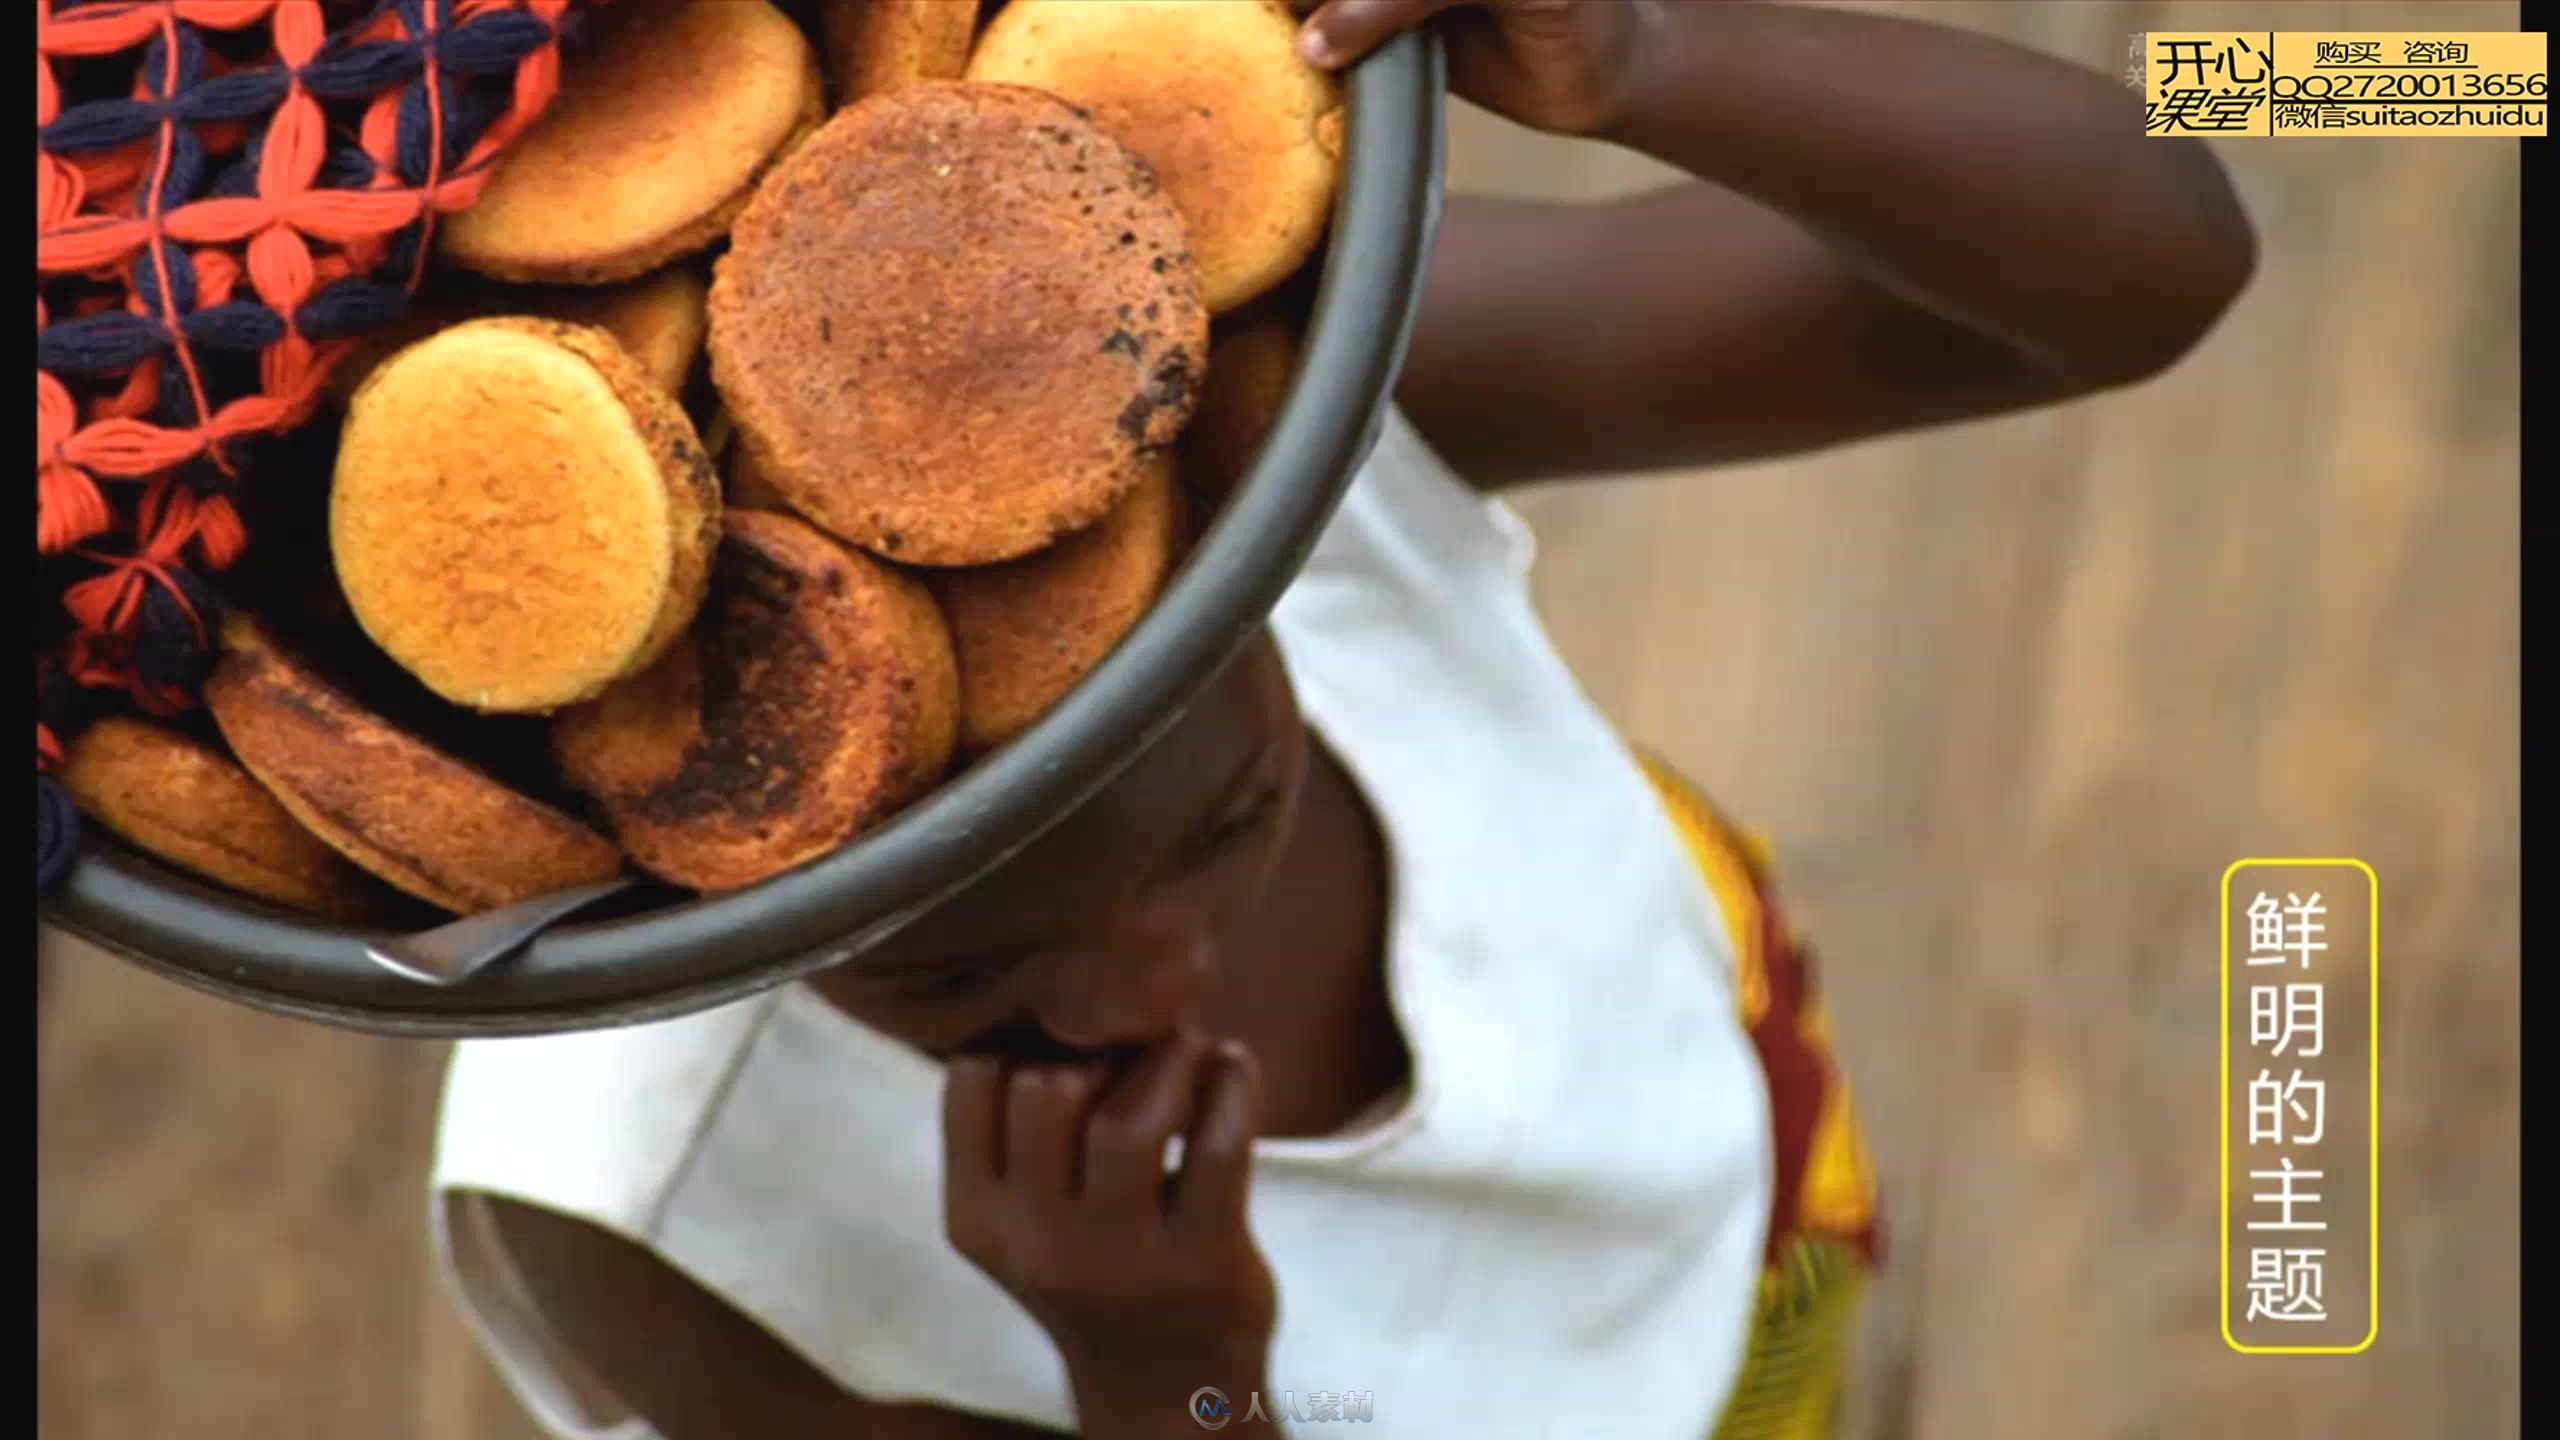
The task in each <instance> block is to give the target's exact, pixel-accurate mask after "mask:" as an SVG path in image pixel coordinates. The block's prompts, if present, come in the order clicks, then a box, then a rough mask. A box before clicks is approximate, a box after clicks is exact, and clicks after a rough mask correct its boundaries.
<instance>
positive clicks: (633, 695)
mask: <svg viewBox="0 0 2560 1440" xmlns="http://www.w3.org/2000/svg"><path fill="white" fill-rule="evenodd" d="M959 703H960V700H959V676H958V672H957V671H956V669H955V668H954V666H953V662H952V656H951V635H950V632H949V630H948V629H947V628H946V627H945V626H944V624H943V619H942V615H941V613H940V612H939V611H938V610H936V609H935V608H934V604H933V599H932V597H931V596H929V595H927V594H926V593H925V590H924V587H923V586H921V585H919V584H918V583H916V582H915V581H914V580H912V579H909V578H908V577H906V576H904V575H901V574H899V573H898V572H897V571H895V570H892V569H890V568H889V567H888V566H885V565H882V564H879V563H878V562H876V561H873V560H871V559H869V558H867V557H865V556H862V555H859V554H857V553H855V552H853V551H851V550H848V549H846V548H845V547H844V546H842V545H840V544H838V543H837V542H836V541H834V540H833V539H830V538H829V537H827V536H825V535H823V534H820V533H819V532H818V531H817V530H815V529H813V528H811V527H810V526H808V525H806V524H804V523H802V522H800V521H798V520H795V519H793V518H791V517H790V516H787V515H774V514H767V513H764V512H760V511H754V510H741V511H738V512H736V513H735V514H734V515H732V516H731V517H730V524H729V528H728V533H727V535H726V536H724V537H723V538H722V540H721V543H720V561H719V576H718V580H717V582H716V584H715V585H714V586H713V599H712V603H711V605H710V607H709V608H708V609H707V610H706V611H705V612H704V614H703V617H702V623H701V625H700V626H699V627H698V628H697V629H696V630H695V632H694V633H693V634H692V635H691V636H689V637H687V638H686V640H685V641H684V643H682V644H680V645H678V646H677V647H676V648H675V649H674V650H673V651H671V652H670V653H669V654H668V655H667V658H666V659H665V660H663V661H661V662H660V663H659V664H658V665H656V666H655V667H653V668H652V669H650V670H648V671H647V672H645V673H644V674H642V675H640V676H638V677H636V678H634V679H632V680H628V681H625V682H624V683H622V684H620V685H617V686H615V687H614V688H613V689H611V690H609V691H607V692H606V693H605V695H604V697H603V698H602V699H600V700H598V701H596V702H595V703H594V704H592V705H583V706H580V707H578V708H577V709H574V710H567V711H563V712H562V713H561V714H560V716H559V717H558V718H557V719H556V720H554V721H553V722H552V746H553V751H554V754H555V755H556V756H557V757H558V760H559V763H560V768H561V772H562V773H563V775H565V776H566V777H567V779H568V780H569V782H570V783H571V784H572V785H574V786H576V787H577V788H578V789H580V790H582V791H584V792H586V793H587V794H588V795H590V796H593V797H594V798H595V800H596V801H597V802H598V803H599V804H600V805H601V806H602V807H603V808H604V811H605V813H606V814H607V815H608V816H610V817H611V820H612V824H613V829H614V833H615V835H616V836H617V837H618V838H619V839H620V840H621V842H622V846H623V848H624V850H626V851H627V852H628V853H629V854H630V856H631V858H632V859H633V860H635V861H637V862H638V863H639V864H640V865H641V866H642V867H643V868H645V869H647V870H648V871H650V872H651V873H652V874H655V875H657V876H659V877H661V878H663V879H666V880H669V881H671V882H673V883H675V884H678V885H685V886H690V887H693V888H695V889H699V890H711V891H718V890H733V889H737V888H739V887H741V886H746V885H752V884H754V883H756V882H757V881H759V880H763V879H765V878H767V877H769V876H773V875H777V874H780V873H781V872H783V871H785V870H788V869H790V868H791V867H792V866H794V865H798V864H800V863H801V862H803V861H806V860H811V859H814V858H816V857H818V856H820V855H823V854H826V853H827V852H828V851H830V850H833V849H835V848H836V847H837V846H838V845H841V844H843V843H844V842H845V841H846V840H849V839H851V838H852V837H853V836H854V835H855V834H857V833H859V832H860V831H862V830H864V829H866V828H868V827H869V826H871V825H872V824H874V823H876V822H877V821H879V820H881V819H883V818H885V817H886V816H888V815H889V814H891V813H892V812H894V811H895V810H896V809H897V808H898V807H899V806H901V805H903V804H905V803H906V802H907V801H909V800H911V799H913V798H915V797H916V796H917V795H919V794H921V793H923V792H924V791H925V790H926V789H927V788H928V787H930V786H931V785H932V784H933V783H934V782H935V781H937V780H939V779H940V778H941V777H942V772H943V768H944V766H945V765H946V764H948V763H949V761H950V758H951V748H952V739H953V734H954V731H955V729H956V726H957V721H958V712H959Z"/></svg>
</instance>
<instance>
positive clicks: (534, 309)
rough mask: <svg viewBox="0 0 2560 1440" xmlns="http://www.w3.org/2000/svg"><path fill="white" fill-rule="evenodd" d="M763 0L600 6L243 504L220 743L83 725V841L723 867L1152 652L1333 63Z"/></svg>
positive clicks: (1209, 12) (464, 908)
mask: <svg viewBox="0 0 2560 1440" xmlns="http://www.w3.org/2000/svg"><path fill="white" fill-rule="evenodd" d="M791 8H792V10H793V11H795V12H797V13H787V12H786V10H785V9H783V8H777V7H776V6H774V5H771V4H768V3H766V0H662V3H653V4H648V5H630V6H615V7H611V8H610V9H608V10H606V11H604V12H601V13H599V15H598V16H597V17H596V24H595V26H594V28H593V29H592V30H591V31H590V32H589V33H588V34H587V35H586V37H585V41H584V44H583V45H582V47H581V48H580V49H579V50H578V51H576V52H574V53H573V54H572V56H571V58H570V61H569V64H568V67H567V72H566V74H565V76H564V79H563V82H562V90H561V95H560V98H559V100H558V101H557V102H556V103H555V104H554V106H553V107H552V109H551V110H550V111H549V112H548V113H547V114H546V115H545V116H544V118H543V120H542V121H541V123H540V124H539V125H538V126H537V127H536V128H535V129H534V130H532V131H531V132H529V133H528V134H527V135H526V136H525V137H524V139H523V140H522V141H521V142H520V144H519V145H518V146H517V147H516V148H515V149H514V150H513V151H512V152H510V154H509V155H508V157H507V158H506V159H505V161H504V162H503V163H502V164H501V166H500V167H499V169H498V170H497V172H496V173H495V174H493V175H492V176H491V177H490V179H489V181H488V184H487V186H486V188H485V190H484V192H483V195H482V197H481V199H480V201H479V202H478V203H477V204H476V205H475V206H474V207H472V208H471V209H470V210H468V211H465V212H463V213H461V214H459V215H456V216H453V217H451V218H449V219H448V220H447V221H445V222H444V224H443V227H442V229H441V231H440V232H439V234H438V237H437V247H438V255H439V258H440V259H441V261H442V262H443V264H442V266H441V268H440V269H439V270H438V272H437V273H436V274H435V275H434V276H432V277H431V279H430V280H429V282H428V284H427V285H426V286H425V287H424V288H423V289H422V290H421V292H420V296H419V299H418V302H417V305H416V306H415V308H414V310H413V313H412V314H411V316H410V317H409V319H408V320H407V322H405V324H404V325H403V326H401V327H398V328H395V329H394V330H393V331H391V332H389V333H387V334H385V335H382V336H378V337H374V338H373V339H372V340H371V341H370V342H369V343H368V344H367V345H366V346H364V347H363V348H362V349H361V350H360V352H359V353H353V354H350V355H348V356H347V357H346V358H345V359H344V360H343V361H342V363H341V366H340V368H339V370H338V372H337V389H336V392H335V393H336V396H337V398H338V401H339V402H340V403H339V404H338V406H337V407H336V408H334V409H333V410H332V411H331V412H330V416H329V420H328V421H326V422H323V423H332V424H334V425H335V426H336V431H335V445H334V453H333V454H332V455H331V456H329V457H328V458H327V459H326V460H325V461H324V462H322V463H321V464H319V465H317V466H315V468H317V469H323V470H325V471H326V472H327V473H326V475H325V477H324V476H323V475H321V474H312V475H307V476H303V477H299V479H298V483H297V478H296V477H284V478H282V479H280V480H279V481H278V482H276V483H277V486H278V487H279V489H280V491H281V492H282V498H280V499H273V500H271V502H270V503H278V504H288V505H294V504H298V505H301V506H303V507H306V508H307V509H309V510H311V511H313V512H314V517H313V523H308V524H302V525H299V526H296V525H294V524H281V525H276V526H273V527H267V526H262V527H261V529H260V532H259V533H260V542H259V543H260V545H261V547H262V549H263V550H265V551H266V552H267V553H266V556H265V560H264V562H263V564H264V568H263V570H262V573H263V574H265V575H267V576H268V577H270V578H269V580H268V581H267V583H264V584H262V585H261V586H260V587H258V589H257V593H256V594H255V595H254V596H252V597H251V599H250V601H249V603H247V604H246V605H245V607H244V608H242V609H240V610H237V611H235V613H234V614H233V615H232V616H231V617H230V618H229V619H228V620H227V621H226V623H225V625H224V627H223V633H222V640H223V651H224V653H223V657H222V659H221V661H220V664H219V667H218V669H217V672H216V674H215V676H214V679H213V681H212V682H211V683H210V684H209V685H208V686H207V689H206V704H207V708H208V710H209V711H210V714H211V718H212V721H213V726H212V727H209V728H200V729H197V730H191V729H189V728H188V727H186V726H184V725H180V724H172V723H163V722H148V721H140V720H124V721H119V722H116V723H111V724H101V725H98V726H95V727H92V728H91V729H90V730H89V731H87V732H86V733H85V734H84V735H83V737H82V739H81V741H80V742H79V743H78V744H77V746H75V748H74V751H73V754H72V755H71V757H70V763H69V764H68V766H67V767H66V771H65V778H66V780H67V782H68V784H69V786H70V788H71V790H72V792H73V793H74V795H75V797H76V798H77V799H78V800H79V801H80V803H81V804H82V805H83V806H84V807H85V808H86V809H88V810H89V812H90V813H91V814H93V815H95V816H96V817H98V819H99V820H100V822H101V823H103V824H105V825H106V826H107V827H108V828H110V829H111V830H113V831H115V832H116V833H117V834H119V835H121V836H122V837H124V838H125V839H126V840H128V841H129V842H131V843H132V844H134V845H136V846H138V847H139V848H141V849H143V850H145V851H147V852H149V853H151V854H153V855H156V856H158V857H160V858H161V859H163V860H166V861H169V862H171V863H174V864H176V865H179V866H181V867H184V868H186V869H188V870H190V871H193V872H195V873H196V874H198V875H200V876H202V877H204V878H206V879H209V880H212V881H215V882H218V883H220V884H223V885H226V886H228V887H230V888H232V889H234V890H237V891H239V892H242V893H244V894H246V895H249V896H253V897H256V898H257V899H260V900H262V901H265V902H268V903H271V904H275V905H279V906H284V907H288V908H292V909H297V910H301V911H305V912H309V913H312V914H316V915H320V916H325V917H328V918H331V919H337V920H344V921H362V920H367V919H378V918H380V917H381V916H383V915H385V914H389V913H396V911H397V908H398V905H399V903H400V902H399V901H398V900H397V899H396V896H397V895H402V894H405V895H406V896H409V897H414V899H416V900H420V901H425V902H427V903H428V904H431V905H433V906H436V907H438V908H441V909H443V910H446V911H451V912H456V913H470V912H476V911H480V910H485V909H490V908H495V907H499V906H504V905H507V904H511V903H515V902H517V901H520V900H523V899H527V898H530V897H533V896H536V895H540V894H543V893H546V892H548V891H552V890H558V889H562V888H566V887H568V886H572V885H577V884H581V883H584V882H587V881H591V880H595V879H599V878H602V877H605V876H609V875H611V874H614V873H616V872H617V871H618V870H620V869H621V868H622V867H623V866H624V865H626V864H635V865H637V866H638V867H640V868H641V869H643V870H645V871H647V872H649V873H650V874H652V875H654V876H656V877H658V878H659V879H661V880H663V881H666V882H668V883H671V884H674V885H677V886H682V887H686V888H690V889H695V890H700V891H707V892H716V891H725V890H732V889H737V888H740V887H743V886H747V885H752V884H755V883H757V882H758V881H761V880H764V879H766V878H768V877H770V876H773V875H775V874H777V873H780V872H781V871H784V870H787V869H790V868H792V867H793V866H796V865H799V864H802V863H805V862H807V861H809V860H811V859H814V858H816V857H819V856H822V855H825V854H827V853H829V852H831V851H833V850H835V849H837V848H838V847H840V846H842V845H844V844H845V843H847V842H848V841H850V840H852V839H853V838H854V837H856V836H858V835H860V834H862V833H863V832H865V831H866V830H868V829H870V828H872V827H874V826H876V825H878V824H880V823H881V822H882V821H884V820H885V819H887V818H888V817H889V816H891V815H893V814H895V813H896V812H897V811H898V810H899V809H900V808H902V807H904V806H906V805H908V804H910V803H912V802H913V801H914V800H915V799H917V798H918V797H919V796H921V795H923V794H925V793H926V792H928V791H929V790H930V789H931V788H932V787H933V786H934V785H935V784H937V783H938V782H939V781H940V780H941V779H942V778H943V777H944V776H945V775H947V774H948V773H949V772H950V770H951V768H952V767H953V766H954V765H955V764H965V763H967V762H968V761H969V760H970V759H971V758H973V757H975V756H977V755H980V754H983V753H985V752H986V751H988V750H990V749H992V748H994V747H996V746H999V745H1001V744H1004V743H1005V742H1006V741H1008V740H1010V739H1012V738H1013V737H1015V736H1017V735H1019V734H1021V733H1022V732H1023V731H1025V730H1026V729H1028V728H1029V727H1031V726H1032V725H1033V724H1034V723H1035V722H1036V721H1038V719H1039V718H1040V716H1041V715H1042V714H1043V713H1044V712H1046V711H1047V710H1048V709H1049V708H1050V707H1051V706H1052V705H1053V704H1054V703H1055V702H1056V701H1057V700H1058V699H1059V698H1060V697H1061V696H1063V695H1064V694H1065V693H1066V692H1067V691H1068V690H1070V689H1071V688H1072V687H1073V686H1075V685H1076V684H1077V683H1078V682H1079V681H1080V680H1081V679H1082V678H1083V677H1084V676H1085V675H1086V674H1087V673H1088V672H1089V671H1090V670H1091V669H1092V668H1093V667H1094V666H1095V665H1096V664H1097V663H1099V662H1100V661H1101V659H1102V658H1103V657H1104V656H1105V655H1106V654H1108V653H1109V652H1110V651H1111V649H1112V648H1113V647H1114V646H1116V645H1117V644H1118V643H1119V642H1120V640H1121V639H1122V638H1123V637H1124V636H1126V635H1127V634H1128V633H1129V631H1130V630H1131V629H1132V628H1133V627H1134V626H1136V625H1137V624H1138V622H1139V620H1140V619H1141V618H1142V617H1143V616H1144V614H1145V613H1146V611H1147V609H1148V607H1149V606H1150V605H1151V604H1152V603H1153V602H1154V600H1155V598H1156V597H1157V595H1158V593H1159V592H1160V591H1161V590H1162V588H1163V587H1164V586H1165V584H1166V583H1167V581H1168V580H1169V578H1170V577H1171V575H1172V574H1173V572H1174V570H1175V568H1176V567H1177V565H1178V564H1179V562H1180V561H1181V559H1182V556H1183V554H1184V552H1185V550H1186V548H1187V546H1188V544H1189V542H1190V540H1191V537H1192V536H1193V535H1194V534H1195V533H1196V530H1197V527H1198V526H1199V525H1200V524H1201V523H1202V522H1203V521H1204V520H1205V519H1206V518H1207V517H1208V516H1209V515H1211V514H1213V513H1214V512H1215V511H1216V509H1217V507H1218V506H1219V505H1220V504H1221V503H1223V501H1224V499H1225V497H1226V495H1227V494H1228V492H1229V491H1230V490H1231V489H1232V488H1233V487H1234V486H1235V485H1236V484H1237V483H1238V482H1239V480H1240V479H1241V477H1242V476H1243V474H1244V473H1245V471H1246V469H1247V468H1248V467H1249V465H1250V464H1251V461H1252V458H1253V456H1254V455H1255V453H1256V452H1257V451H1258V449H1259V447H1260V445H1261V442H1262V438H1263V435H1264V433H1265V431H1266V430H1267V429H1268V427H1269V426H1270V424H1271V422H1272V420H1273V418H1274V417H1275V416H1276V414H1277V412H1278V410H1279V407H1280V404H1281V402H1282V400H1283V398H1284V397H1285V395H1286V393H1287V390H1288V386H1289V382H1290V378H1291V375H1292V373H1293V371H1294V368H1295V364H1296V357H1297V350H1298V333H1299V327H1300V318H1301V316H1302V314H1303V308H1304V303H1305V298H1306V293H1307V288H1308V287H1307V286H1305V285H1304V284H1301V283H1297V282H1298V281H1300V280H1301V279H1302V278H1303V277H1304V276H1306V275H1307V274H1308V273H1309V272H1310V271H1311V270H1312V269H1313V268H1314V267H1313V264H1312V263H1311V262H1312V257H1313V256H1314V255H1315V252H1316V250H1317V248H1318V246H1319V243H1320V241H1321V239H1322V235H1323V232H1324V228H1325V225H1326V223H1327V220H1328V218H1329V216H1330V212H1331V207H1332V204H1333V194H1334V189H1335V185H1336V178H1337V171H1338V167H1339V146H1340V96H1339V93H1338V90H1337V87H1336V85H1335V82H1334V81H1333V80H1332V79H1330V78H1329V77H1327V76H1325V75H1323V74H1321V73H1319V72H1317V71H1314V70H1312V69H1310V68H1308V67H1307V66H1305V65H1304V64H1303V63H1302V62H1301V61H1299V60H1298V58H1297V56H1296V53H1295V49H1294V45H1293V38H1294V36H1293V28H1294V27H1293V23H1292V21H1291V18H1290V15H1289V13H1288V11H1287V9H1286V7H1285V6H1284V5H1282V4H1280V3H1279V0H998V3H987V4H981V3H979V0H809V3H804V4H799V5H796V6H793V7H791ZM706 360H707V363H706ZM724 478H725V484H724V483H723V482H724ZM321 512H325V514H324V515H323V514H322V513H321ZM295 537H302V538H300V539H296V538H295ZM279 548H281V549H283V550H285V551H288V552H291V553H281V554H279V553H275V552H276V551H277V550H278V549H279ZM279 576H280V577H285V578H283V579H276V578H274V577H279Z"/></svg>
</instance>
